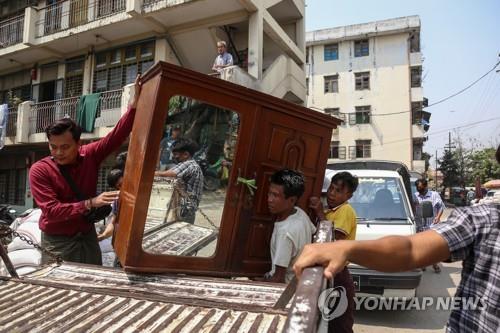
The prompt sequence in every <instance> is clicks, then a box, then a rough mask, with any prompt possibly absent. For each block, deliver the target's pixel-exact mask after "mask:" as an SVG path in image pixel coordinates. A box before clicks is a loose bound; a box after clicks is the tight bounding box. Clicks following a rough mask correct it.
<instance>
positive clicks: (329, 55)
mask: <svg viewBox="0 0 500 333" xmlns="http://www.w3.org/2000/svg"><path fill="white" fill-rule="evenodd" d="M323 59H324V61H330V60H338V59H339V44H338V43H335V44H327V45H325V46H324V54H323Z"/></svg>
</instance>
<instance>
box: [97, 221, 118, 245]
mask: <svg viewBox="0 0 500 333" xmlns="http://www.w3.org/2000/svg"><path fill="white" fill-rule="evenodd" d="M115 220H116V215H113V216H111V220H110V221H109V223H108V225H106V228H105V229H104V231H103V232H102V234H99V235H97V240H98V241H102V240H103V239H106V238H109V237H111V236H113V231H114V230H115Z"/></svg>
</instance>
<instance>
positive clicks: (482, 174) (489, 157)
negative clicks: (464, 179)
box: [468, 148, 500, 183]
mask: <svg viewBox="0 0 500 333" xmlns="http://www.w3.org/2000/svg"><path fill="white" fill-rule="evenodd" d="M495 151H496V149H495V148H485V149H482V150H476V151H473V152H471V153H470V155H469V158H468V160H469V161H468V162H469V167H470V169H469V170H470V177H469V178H470V183H473V181H474V179H476V178H477V177H479V179H480V180H481V183H485V182H487V181H489V180H492V179H500V164H498V163H497V161H496V160H495Z"/></svg>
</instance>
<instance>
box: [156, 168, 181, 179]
mask: <svg viewBox="0 0 500 333" xmlns="http://www.w3.org/2000/svg"><path fill="white" fill-rule="evenodd" d="M155 176H157V177H177V172H175V171H173V170H172V169H170V170H165V171H155Z"/></svg>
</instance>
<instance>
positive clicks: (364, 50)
mask: <svg viewBox="0 0 500 333" xmlns="http://www.w3.org/2000/svg"><path fill="white" fill-rule="evenodd" d="M369 45H370V44H369V42H368V39H362V40H357V41H355V42H354V56H355V57H366V56H367V55H369V54H370V51H369Z"/></svg>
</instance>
